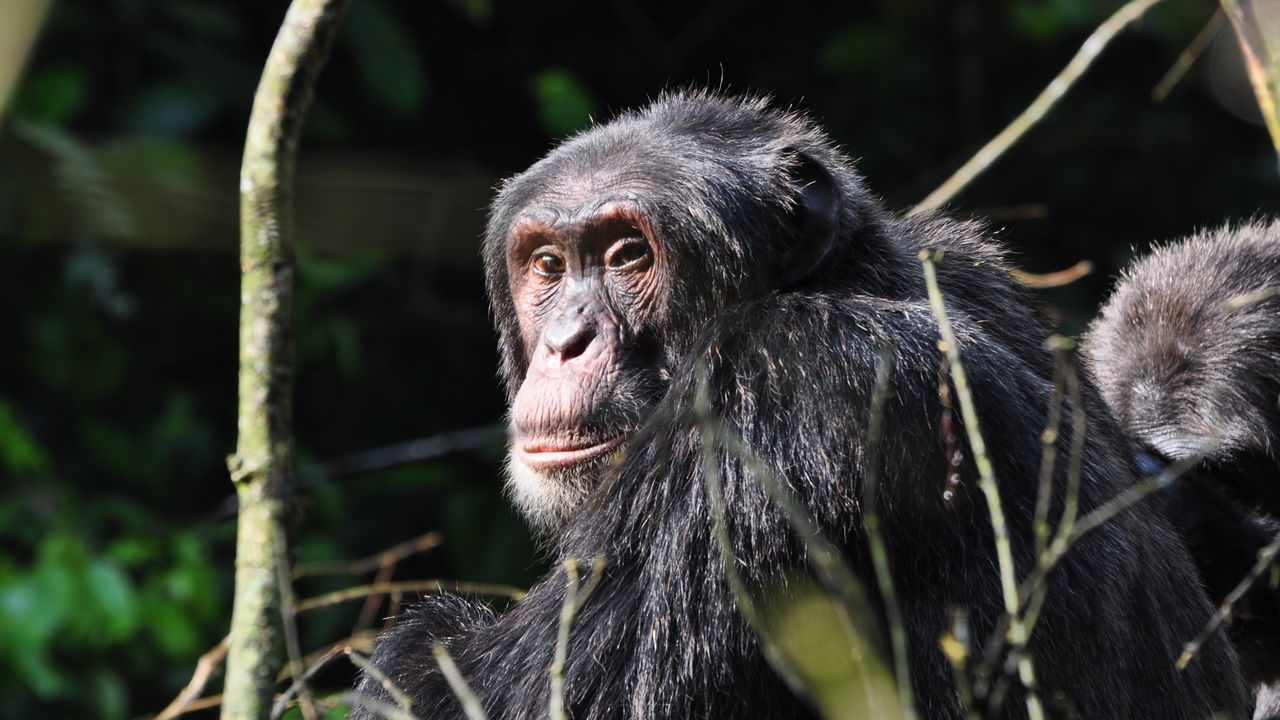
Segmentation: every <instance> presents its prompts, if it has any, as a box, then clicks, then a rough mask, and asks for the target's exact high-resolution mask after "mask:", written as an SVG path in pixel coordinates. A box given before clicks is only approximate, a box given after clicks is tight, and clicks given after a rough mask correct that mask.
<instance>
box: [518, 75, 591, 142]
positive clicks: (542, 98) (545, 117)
mask: <svg viewBox="0 0 1280 720" xmlns="http://www.w3.org/2000/svg"><path fill="white" fill-rule="evenodd" d="M532 90H533V96H534V99H535V100H537V102H538V119H539V120H541V121H542V127H543V128H545V129H546V131H547V132H549V133H551V134H552V135H555V136H557V137H562V136H565V135H570V134H572V133H574V132H577V131H578V130H581V129H582V128H584V127H586V126H587V124H588V123H590V122H591V115H592V113H593V112H594V106H595V104H594V103H593V102H592V100H591V95H590V94H589V93H588V92H587V90H586V88H584V87H583V86H582V83H580V82H578V79H577V78H575V77H574V76H573V74H572V73H570V72H569V71H568V70H564V69H560V68H552V69H549V70H543V71H542V72H540V73H538V74H537V75H536V76H535V77H534V78H533V88H532Z"/></svg>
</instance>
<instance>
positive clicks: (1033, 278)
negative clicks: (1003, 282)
mask: <svg viewBox="0 0 1280 720" xmlns="http://www.w3.org/2000/svg"><path fill="white" fill-rule="evenodd" d="M1091 272H1093V263H1091V262H1089V261H1088V260H1081V261H1080V262H1078V263H1076V264H1075V265H1072V266H1071V267H1069V268H1065V269H1063V270H1056V271H1054V272H1050V273H1030V272H1027V271H1026V270H1016V269H1015V270H1011V271H1010V273H1011V274H1012V275H1013V277H1014V279H1016V280H1017V281H1018V282H1020V283H1022V284H1023V285H1026V286H1027V287H1029V288H1032V289H1034V290H1047V289H1049V288H1056V287H1062V286H1064V285H1070V284H1071V283H1073V282H1075V281H1077V280H1079V279H1080V278H1082V277H1084V276H1085V275H1088V274H1089V273H1091Z"/></svg>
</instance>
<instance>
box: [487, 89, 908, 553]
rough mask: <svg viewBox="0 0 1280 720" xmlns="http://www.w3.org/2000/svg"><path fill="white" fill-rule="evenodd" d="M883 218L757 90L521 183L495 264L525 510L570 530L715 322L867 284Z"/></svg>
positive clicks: (542, 522)
mask: <svg viewBox="0 0 1280 720" xmlns="http://www.w3.org/2000/svg"><path fill="white" fill-rule="evenodd" d="M885 222H887V221H886V219H885V215H884V211H883V210H882V208H881V206H880V204H879V203H878V201H876V200H875V199H873V198H872V197H871V196H870V194H869V192H868V191H867V190H866V189H865V187H864V186H863V184H862V181H861V179H860V178H859V177H858V176H857V175H856V174H855V173H854V171H853V169H852V167H851V166H850V164H849V162H848V161H847V159H845V158H844V157H843V156H842V155H841V154H840V153H838V152H837V151H836V150H835V149H833V147H832V146H831V144H830V142H829V141H828V140H827V139H826V137H825V135H824V134H823V133H822V132H821V131H820V130H819V129H817V127H816V126H815V125H814V124H813V123H812V122H810V121H809V120H808V119H807V118H804V117H802V116H800V115H797V114H795V113H792V112H785V111H778V110H774V109H771V108H769V106H768V103H767V101H765V100H762V99H757V98H745V99H744V98H725V97H720V96H715V95H710V94H706V93H679V94H671V95H667V96H664V97H663V98H661V99H659V100H658V101H657V102H655V103H653V104H652V105H650V106H648V107H646V108H644V109H642V110H639V111H637V112H632V113H627V114H624V115H622V116H621V117H619V118H617V119H615V120H613V121H612V122H610V123H608V124H605V125H601V126H597V127H594V128H591V129H589V130H587V131H585V132H583V133H581V134H580V135H578V136H576V137H574V138H571V139H570V140H568V141H566V142H565V143H563V144H562V145H560V146H559V147H558V148H556V149H555V150H553V151H552V152H551V153H550V154H549V155H548V156H547V157H545V158H543V159H542V160H540V161H538V162H537V163H535V164H534V165H533V166H532V167H531V168H529V169H528V170H526V171H525V172H524V173H522V174H520V175H517V176H516V177H514V178H512V179H511V180H509V181H508V182H507V183H506V184H505V185H503V187H502V189H501V191H500V192H499V194H498V196H497V198H496V199H495V201H494V204H493V209H492V213H491V216H490V219H489V226H488V230H487V233H486V238H485V244H484V256H485V265H486V275H487V283H488V290H489V297H490V301H491V303H492V307H493V313H494V317H495V320H496V322H497V325H498V333H499V344H500V347H501V352H502V377H503V380H504V382H505V384H506V388H507V393H508V398H509V400H510V402H511V415H510V426H511V453H510V459H509V487H510V490H511V493H512V495H513V497H514V499H515V501H516V503H517V505H519V506H520V508H521V509H522V510H523V511H524V512H525V514H526V515H527V516H528V517H529V518H530V519H531V520H532V521H533V522H534V524H535V525H538V526H540V527H543V528H549V527H555V526H556V525H558V524H559V523H560V522H562V521H563V520H564V519H565V518H566V517H567V516H568V514H569V513H571V512H572V511H573V510H574V509H575V508H576V507H578V506H579V505H580V504H581V502H582V500H583V498H584V497H585V496H586V495H587V494H588V493H589V492H590V491H591V490H592V489H593V488H594V487H595V486H596V485H597V484H598V482H599V479H600V478H601V477H602V476H603V475H604V473H603V469H604V467H605V466H606V465H607V463H608V460H609V458H610V457H611V456H612V455H613V453H614V451H615V450H618V449H620V448H621V447H622V446H623V445H624V444H625V442H626V441H627V439H628V438H629V437H630V436H631V434H632V433H633V432H634V431H635V430H636V429H637V428H638V427H639V426H640V424H641V423H642V422H643V421H644V419H645V418H646V417H647V415H648V414H649V411H650V409H651V408H652V407H653V406H654V405H655V404H656V402H657V401H658V400H659V399H661V398H662V397H663V395H664V394H665V392H666V390H667V388H668V387H669V386H670V384H671V381H672V374H673V373H675V372H678V368H679V366H680V361H681V360H682V359H683V358H684V357H685V356H686V355H688V353H689V352H690V351H691V349H692V344H693V342H694V338H695V337H696V336H697V334H698V332H699V330H700V329H701V328H703V327H705V325H706V323H707V322H708V321H710V320H712V319H714V318H715V317H716V316H717V315H719V314H721V313H724V312H726V311H727V310H729V309H730V308H732V307H733V306H734V305H735V304H737V303H742V302H746V301H751V300H755V299H759V298H763V297H765V296H767V295H768V294H770V293H775V292H785V291H815V290H820V289H821V288H823V287H826V286H829V285H830V284H831V283H835V282H840V283H843V284H844V286H846V287H847V286H848V285H849V283H850V282H855V283H856V282H858V278H862V279H863V280H864V281H872V280H873V279H874V278H875V277H876V272H875V265H876V258H877V257H878V255H879V254H880V253H882V252H885V251H886V249H885V248H884V247H883V242H884V241H883V237H884V234H883V233H882V232H880V228H881V227H882V226H883V224H884V223H885Z"/></svg>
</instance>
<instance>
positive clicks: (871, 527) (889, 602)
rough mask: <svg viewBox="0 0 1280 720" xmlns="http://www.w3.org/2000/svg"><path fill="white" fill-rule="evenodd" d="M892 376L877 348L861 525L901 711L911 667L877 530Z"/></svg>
mask: <svg viewBox="0 0 1280 720" xmlns="http://www.w3.org/2000/svg"><path fill="white" fill-rule="evenodd" d="M892 375H893V348H892V347H890V346H889V345H887V344H886V345H885V346H883V347H881V348H880V363H879V364H878V365H877V366H876V384H875V388H874V389H873V390H872V393H871V410H870V412H869V414H868V416H867V450H866V468H867V475H866V477H865V478H864V479H863V485H862V508H863V511H862V513H863V523H864V524H865V525H866V528H867V542H868V545H869V546H870V549H871V562H872V565H873V566H874V568H875V573H876V585H877V586H878V587H879V589H880V599H881V601H882V602H884V608H885V616H886V619H887V620H888V622H889V645H890V649H891V650H892V653H893V673H894V680H895V681H896V682H897V688H898V702H899V703H901V705H902V707H903V708H914V707H915V697H914V695H913V694H912V692H911V667H910V663H909V659H908V657H907V632H906V629H905V626H904V624H903V622H902V608H901V607H899V605H898V595H897V593H896V592H894V589H893V574H892V573H891V572H890V571H889V552H888V549H887V548H886V547H885V542H884V534H883V533H881V531H880V513H879V500H880V442H881V435H882V433H883V430H884V406H885V401H886V400H887V399H888V397H889V379H890V378H891V377H892Z"/></svg>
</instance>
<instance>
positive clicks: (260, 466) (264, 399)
mask: <svg viewBox="0 0 1280 720" xmlns="http://www.w3.org/2000/svg"><path fill="white" fill-rule="evenodd" d="M346 2H347V0H294V1H293V3H292V4H291V5H290V6H289V10H288V12H287V13H286V14H285V19H284V23H283V24H282V25H281V27H280V32H279V34H277V36H276V40H275V43H274V44H273V45H272V47H271V52H270V54H269V55H268V57H267V62H266V66H265V67H264V68H263V71H262V77H261V79H260V81H259V83H258V90H257V93H256V94H255V96H254V101H253V110H252V112H251V114H250V118H249V126H248V130H247V132H246V137H245V145H244V157H243V160H242V162H241V167H240V211H241V217H240V223H241V227H240V269H241V287H240V297H241V308H240V375H239V405H240V409H239V418H238V428H239V435H238V438H237V441H236V454H235V455H233V456H231V457H230V458H228V461H227V467H228V469H229V470H230V472H231V479H232V481H233V482H234V483H235V486H236V494H237V495H238V497H239V500H240V517H239V522H238V523H237V526H238V529H237V536H236V579H235V601H234V607H233V610H232V617H231V634H230V641H229V650H228V654H227V679H226V686H225V689H224V692H223V696H224V698H225V700H224V702H223V704H222V718H223V720H262V719H263V718H265V717H267V714H268V713H269V712H270V710H271V698H272V695H273V693H274V689H275V677H276V673H277V671H278V670H279V668H280V652H279V650H280V646H281V642H282V638H281V635H282V629H281V619H280V618H281V615H280V612H279V607H278V603H279V599H280V592H279V591H278V589H277V588H276V587H275V586H276V585H278V584H279V578H281V577H283V578H288V570H287V567H286V568H283V569H282V568H281V567H280V565H281V563H285V562H286V560H287V552H286V553H280V552H278V547H280V546H281V545H280V543H285V546H286V547H287V541H286V540H285V536H284V518H285V514H286V501H285V498H286V495H287V492H288V487H287V485H288V477H289V475H290V474H291V473H292V471H293V407H292V395H293V372H294V368H293V351H292V311H293V269H294V268H293V217H292V213H293V207H292V197H293V194H292V193H293V176H294V167H295V163H296V157H297V148H298V138H299V137H300V136H301V131H302V120H303V117H304V116H305V114H306V109H307V106H308V105H309V104H310V100H311V93H312V89H313V88H314V86H315V81H316V78H317V77H318V76H319V74H320V68H321V67H322V66H323V65H324V61H325V59H326V58H327V57H328V54H329V47H330V46H331V45H332V42H333V37H334V35H335V34H336V32H337V26H338V20H339V18H340V17H341V14H342V10H343V9H344V8H345V7H346Z"/></svg>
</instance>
